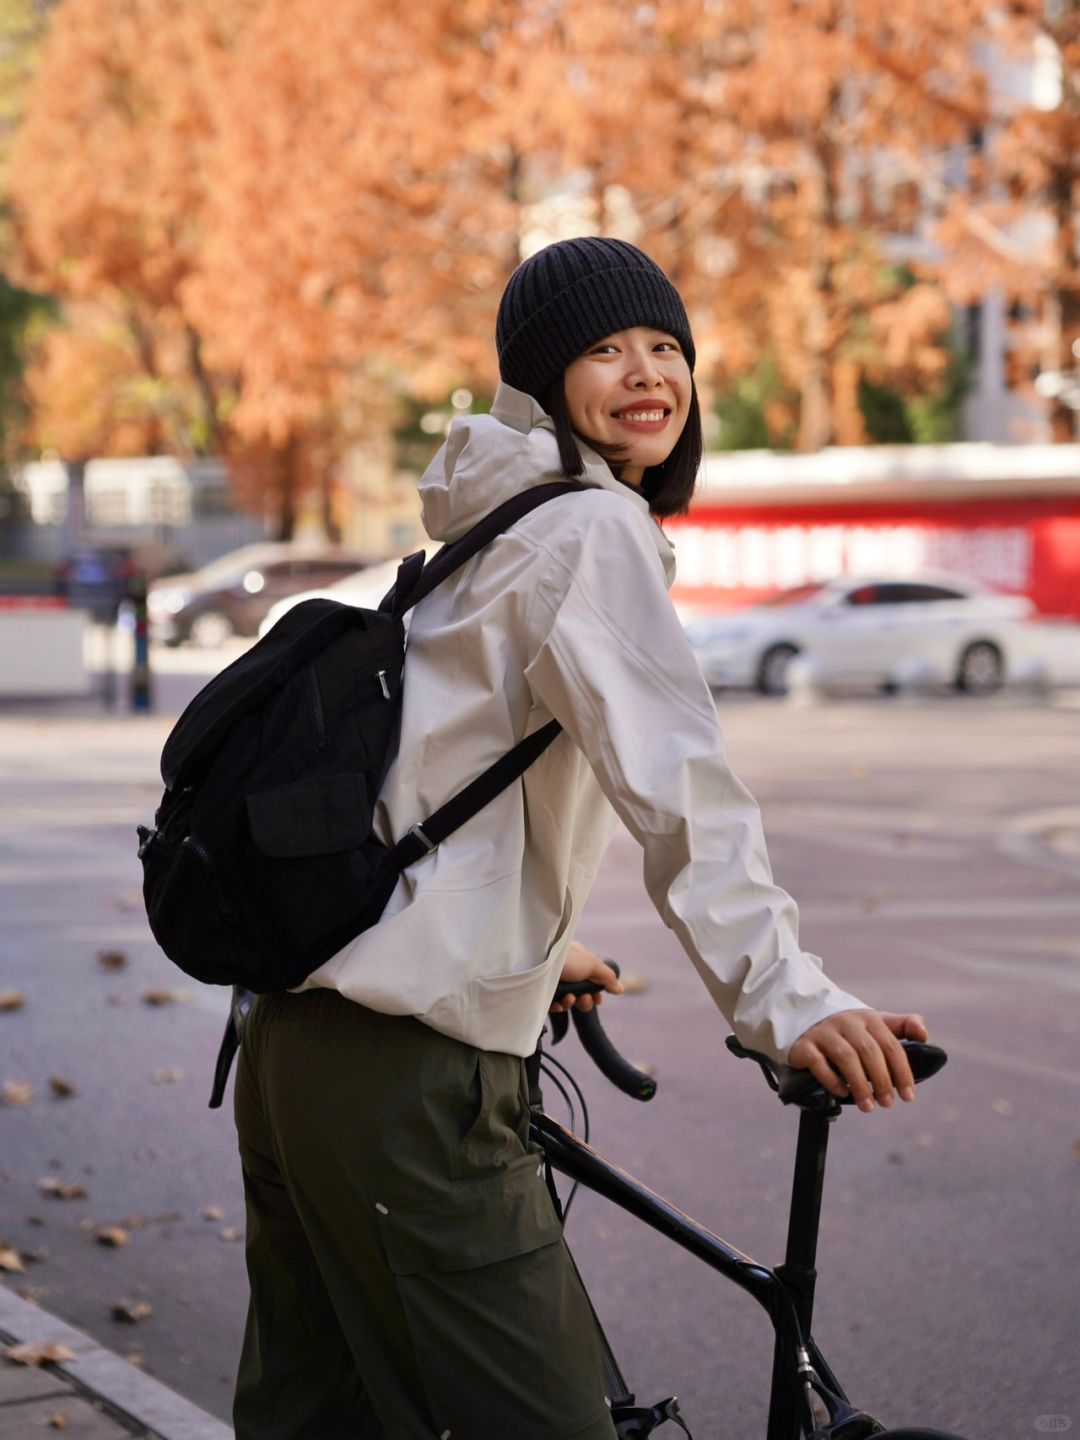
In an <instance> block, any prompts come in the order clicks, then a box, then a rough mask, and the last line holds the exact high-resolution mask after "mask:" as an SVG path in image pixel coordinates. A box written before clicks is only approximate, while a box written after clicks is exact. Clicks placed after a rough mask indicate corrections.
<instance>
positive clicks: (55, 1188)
mask: <svg viewBox="0 0 1080 1440" xmlns="http://www.w3.org/2000/svg"><path fill="white" fill-rule="evenodd" d="M37 1188H38V1189H39V1190H40V1191H41V1193H42V1195H52V1196H53V1198H54V1199H56V1200H84V1199H85V1198H86V1186H85V1185H80V1184H79V1182H78V1180H61V1179H60V1177H59V1176H58V1175H46V1176H44V1177H43V1178H42V1179H41V1180H39V1181H38V1182H37Z"/></svg>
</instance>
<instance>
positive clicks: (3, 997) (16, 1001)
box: [0, 990, 24, 1010]
mask: <svg viewBox="0 0 1080 1440" xmlns="http://www.w3.org/2000/svg"><path fill="white" fill-rule="evenodd" d="M23 1003H24V1001H23V993H22V991H21V990H0V1010H21V1009H22V1007H23Z"/></svg>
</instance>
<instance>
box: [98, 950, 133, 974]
mask: <svg viewBox="0 0 1080 1440" xmlns="http://www.w3.org/2000/svg"><path fill="white" fill-rule="evenodd" d="M97 963H98V964H99V965H100V966H101V968H102V969H103V970H123V968H124V966H125V965H126V964H127V956H126V955H125V954H124V952H123V950H99V951H98V953H97Z"/></svg>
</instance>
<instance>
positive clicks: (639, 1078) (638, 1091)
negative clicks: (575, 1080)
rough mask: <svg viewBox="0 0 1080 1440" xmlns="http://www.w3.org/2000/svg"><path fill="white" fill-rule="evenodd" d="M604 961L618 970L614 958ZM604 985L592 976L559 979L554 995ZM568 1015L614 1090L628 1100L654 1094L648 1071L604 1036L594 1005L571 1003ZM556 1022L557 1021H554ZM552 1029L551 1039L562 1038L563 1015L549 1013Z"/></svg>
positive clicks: (596, 991) (593, 991) (599, 989)
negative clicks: (566, 979) (564, 980)
mask: <svg viewBox="0 0 1080 1440" xmlns="http://www.w3.org/2000/svg"><path fill="white" fill-rule="evenodd" d="M604 964H605V965H606V966H607V967H608V969H609V970H613V971H614V972H615V975H616V977H617V976H618V974H619V967H618V965H616V963H615V961H614V960H605V961H604ZM603 993H604V987H603V986H602V985H597V984H596V983H595V982H594V981H592V980H574V981H568V982H567V983H565V984H564V983H563V982H561V981H560V983H559V984H558V985H557V986H556V989H555V999H556V1000H563V999H565V998H566V996H567V995H576V996H579V997H580V996H582V995H602V994H603ZM569 1013H570V1015H571V1017H572V1018H573V1021H574V1029H575V1030H576V1031H577V1035H578V1039H579V1040H580V1041H581V1044H582V1048H583V1049H584V1051H585V1053H586V1054H587V1055H588V1057H589V1059H590V1060H591V1061H592V1062H593V1064H594V1065H595V1066H596V1068H597V1069H598V1070H599V1071H600V1073H601V1074H602V1075H603V1076H604V1077H605V1079H607V1080H610V1081H611V1083H612V1085H614V1086H615V1088H616V1090H621V1091H622V1092H623V1094H624V1095H629V1096H630V1098H631V1099H632V1100H651V1099H652V1098H653V1096H654V1095H655V1094H656V1081H655V1080H654V1079H653V1078H652V1076H651V1075H646V1074H645V1072H644V1070H639V1069H638V1068H637V1066H636V1065H631V1064H630V1061H629V1060H627V1059H625V1058H624V1057H623V1056H622V1055H620V1054H619V1052H618V1050H616V1048H615V1046H614V1045H613V1044H612V1043H611V1040H610V1039H609V1038H608V1034H607V1031H606V1030H605V1029H604V1027H603V1025H601V1023H600V1011H599V1008H598V1007H597V1006H595V1005H594V1006H593V1007H592V1009H591V1010H579V1009H578V1008H577V1006H576V1005H575V1006H573V1007H572V1008H571V1010H570V1012H569ZM557 1022H558V1023H557ZM552 1031H553V1034H554V1043H555V1044H558V1042H559V1041H560V1040H561V1039H562V1037H563V1036H564V1035H565V1034H566V1015H565V1013H563V1014H555V1015H554V1016H553V1017H552Z"/></svg>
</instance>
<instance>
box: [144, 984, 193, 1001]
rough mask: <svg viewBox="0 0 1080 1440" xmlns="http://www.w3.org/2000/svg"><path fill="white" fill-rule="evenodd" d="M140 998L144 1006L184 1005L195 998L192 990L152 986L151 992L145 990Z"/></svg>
mask: <svg viewBox="0 0 1080 1440" xmlns="http://www.w3.org/2000/svg"><path fill="white" fill-rule="evenodd" d="M139 998H140V999H141V1000H142V1002H143V1004H144V1005H183V1004H184V1002H185V1001H186V1000H191V999H193V998H194V996H193V994H192V992H191V991H190V990H168V989H165V988H164V987H158V986H155V985H152V986H151V987H150V988H149V990H144V991H143V992H142V995H141V996H140V997H139Z"/></svg>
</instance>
